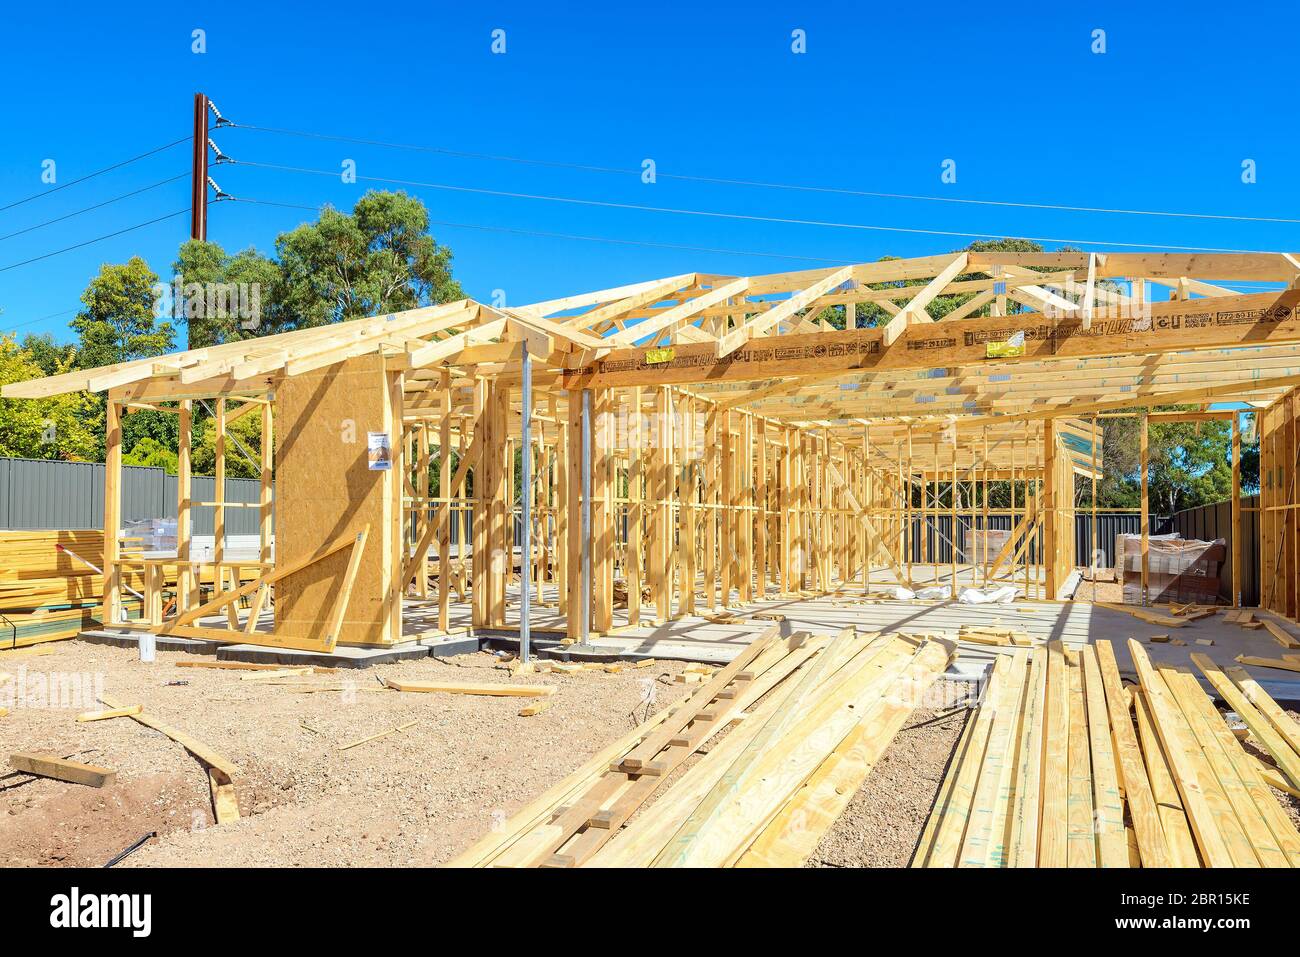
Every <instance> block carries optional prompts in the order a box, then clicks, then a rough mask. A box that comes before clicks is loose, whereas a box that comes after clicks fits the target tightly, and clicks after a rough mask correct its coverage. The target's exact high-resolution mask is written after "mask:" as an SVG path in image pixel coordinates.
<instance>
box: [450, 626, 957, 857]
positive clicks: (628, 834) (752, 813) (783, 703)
mask: <svg viewBox="0 0 1300 957" xmlns="http://www.w3.org/2000/svg"><path fill="white" fill-rule="evenodd" d="M954 650H955V645H954V644H953V643H951V642H946V641H926V640H915V639H911V638H908V637H904V636H901V635H875V634H869V635H858V634H856V633H855V632H854V630H853V629H851V628H850V629H845V630H844V631H843V632H841V633H840V634H839V635H837V636H836V637H834V638H829V637H825V636H812V635H808V634H806V633H800V634H796V635H794V636H791V637H790V638H788V639H782V638H779V637H777V636H776V633H775V629H772V630H770V631H769V632H767V633H765V635H764V636H763V637H762V638H760V639H759V640H757V641H755V642H754V643H753V644H751V645H750V646H749V647H748V648H746V650H745V651H743V652H742V653H741V654H740V655H739V656H738V657H737V658H736V659H735V660H733V661H732V662H731V663H730V664H728V665H727V666H726V667H725V668H723V669H721V670H720V671H718V672H717V673H716V674H715V675H714V676H713V677H712V678H711V679H709V680H708V682H707V683H705V684H704V685H703V687H701V688H700V690H699V691H697V692H696V693H695V694H693V695H692V696H691V697H689V698H688V699H686V700H685V701H684V702H683V703H682V704H680V705H679V706H678V707H676V708H673V709H668V710H666V711H663V712H661V713H660V714H658V715H656V716H655V717H653V718H651V719H650V720H649V721H647V722H646V723H644V724H643V725H641V726H640V727H639V728H637V729H636V730H635V731H633V732H632V733H631V734H630V735H628V737H626V738H624V739H623V740H621V741H618V742H616V743H615V744H613V745H611V746H610V747H609V748H607V749H606V750H605V751H603V752H601V753H600V754H598V755H596V756H595V757H594V758H593V759H592V760H591V761H589V762H588V763H587V764H586V765H585V766H584V767H582V768H580V769H579V770H578V771H576V772H574V774H572V775H570V776H569V777H568V778H566V779H565V780H564V781H561V782H560V783H559V784H557V785H556V786H555V787H553V788H551V789H550V790H549V791H548V792H546V793H545V794H544V795H542V796H541V797H540V798H538V799H537V800H536V801H534V802H533V803H532V804H529V805H528V806H527V807H525V808H524V809H523V810H522V811H520V812H519V813H518V814H516V815H515V816H514V817H513V818H511V819H510V820H509V821H507V822H506V823H505V824H504V825H503V826H501V827H500V828H498V829H496V830H494V831H493V832H492V833H491V834H489V835H488V836H487V837H485V838H483V839H482V840H481V841H480V842H479V843H478V844H476V845H474V846H473V847H471V848H470V849H469V850H467V851H465V852H464V853H463V854H461V855H460V856H459V857H457V858H455V859H454V860H452V861H451V862H450V864H449V866H452V867H536V866H543V867H573V866H584V865H585V866H592V867H732V866H735V867H768V866H798V865H799V864H802V863H803V862H804V861H806V860H807V858H808V857H809V856H810V855H811V854H812V852H813V851H814V850H815V848H816V846H817V843H818V841H819V840H820V839H821V837H822V835H823V834H825V832H826V831H827V830H828V829H829V828H830V826H831V824H833V823H834V822H835V820H836V818H838V817H839V815H840V813H841V812H842V811H843V810H844V808H845V807H846V806H847V805H848V803H849V801H850V800H851V799H852V797H853V795H854V793H855V792H856V791H857V789H858V788H859V787H860V786H861V784H862V782H863V781H864V780H865V779H866V777H867V775H868V774H870V772H871V769H872V767H873V766H874V765H875V763H876V761H877V760H879V758H880V756H881V754H882V753H883V752H884V750H885V749H886V748H887V747H888V746H889V744H890V742H891V741H893V739H894V736H895V735H896V734H897V733H898V731H899V730H900V728H901V727H902V725H903V723H904V722H905V721H906V720H907V717H908V715H909V714H910V713H911V712H912V710H913V708H914V707H915V706H916V705H917V704H918V703H919V702H920V700H921V699H922V697H923V695H924V692H925V691H926V689H928V688H929V686H930V685H931V684H932V683H933V682H934V681H935V680H936V679H937V678H938V676H939V675H940V674H942V673H943V671H944V670H945V669H946V668H947V666H948V664H949V662H950V661H951V660H952V657H953V654H954ZM723 729H729V730H728V731H727V733H726V734H725V735H723V736H721V737H720V738H717V737H716V736H717V735H718V734H719V732H721V731H723ZM715 738H716V740H715ZM706 744H709V750H708V753H707V754H705V755H704V756H703V757H702V758H700V759H699V760H698V761H696V762H695V763H694V764H692V765H691V766H690V767H689V768H688V769H687V770H686V771H685V773H683V774H681V775H680V776H678V777H676V778H675V779H674V782H673V784H672V785H671V786H669V787H663V788H662V789H661V786H662V785H663V783H664V781H665V780H666V779H667V778H668V777H669V776H670V775H672V774H673V772H674V771H676V770H677V769H678V768H680V767H681V766H682V764H683V763H684V762H685V761H686V760H687V758H689V757H691V756H692V755H693V754H695V753H696V752H697V751H699V750H700V749H701V748H702V747H703V746H705V745H706ZM661 790H662V793H658V792H660V791H661ZM651 796H654V798H655V800H654V802H653V804H651V805H650V806H649V807H648V808H646V809H644V810H640V813H637V812H638V810H639V809H641V806H642V805H643V804H644V803H645V802H646V801H647V800H648V799H649V798H650V797H651ZM634 814H636V816H635V817H633V815H634Z"/></svg>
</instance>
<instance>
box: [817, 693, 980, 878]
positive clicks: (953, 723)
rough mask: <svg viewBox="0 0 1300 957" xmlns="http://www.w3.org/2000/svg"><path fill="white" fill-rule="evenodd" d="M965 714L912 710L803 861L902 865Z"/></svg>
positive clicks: (909, 854) (913, 844)
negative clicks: (855, 792)
mask: <svg viewBox="0 0 1300 957" xmlns="http://www.w3.org/2000/svg"><path fill="white" fill-rule="evenodd" d="M969 714H970V711H968V710H967V709H965V708H962V709H959V710H956V711H953V710H951V709H943V710H939V711H931V710H924V709H920V708H918V709H917V710H916V711H913V712H912V714H911V716H910V717H909V718H908V721H907V723H906V724H904V725H903V729H902V730H901V731H899V732H898V736H897V737H895V738H894V741H893V743H892V744H891V745H890V746H889V747H888V748H887V749H886V750H885V753H884V754H883V755H881V758H880V761H879V762H878V763H877V764H876V766H875V768H874V769H873V770H872V772H871V774H870V776H869V777H868V778H867V780H866V781H865V782H864V783H863V785H862V787H861V788H859V789H858V793H857V794H855V795H854V796H853V800H852V801H850V802H849V806H848V807H847V808H845V809H844V813H843V814H841V815H840V817H839V819H838V820H837V821H836V822H835V823H834V824H832V825H831V829H830V830H829V831H827V832H826V835H825V836H824V837H823V838H822V840H821V843H820V844H818V845H817V850H816V851H814V852H813V855H812V857H810V858H809V859H808V864H807V866H808V867H906V866H907V865H908V862H910V861H911V860H912V853H913V851H915V850H916V844H917V842H918V841H919V840H920V839H921V831H922V830H924V829H925V822H926V819H927V818H928V817H929V816H930V808H931V806H932V805H933V804H934V800H935V797H936V796H937V795H938V793H939V786H940V785H941V784H942V783H943V777H944V774H945V773H946V772H947V770H948V761H949V759H950V758H951V757H952V752H953V749H954V748H955V747H956V746H957V739H958V738H959V737H961V730H962V728H963V727H965V725H966V717H967V715H969Z"/></svg>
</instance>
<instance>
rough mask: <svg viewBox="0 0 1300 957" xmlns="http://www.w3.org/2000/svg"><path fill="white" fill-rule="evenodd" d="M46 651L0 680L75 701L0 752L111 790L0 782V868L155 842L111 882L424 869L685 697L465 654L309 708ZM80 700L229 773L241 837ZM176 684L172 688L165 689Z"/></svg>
mask: <svg viewBox="0 0 1300 957" xmlns="http://www.w3.org/2000/svg"><path fill="white" fill-rule="evenodd" d="M44 647H46V648H49V649H51V650H50V651H49V652H48V653H41V654H27V653H24V652H23V651H18V652H8V653H0V671H8V672H9V673H11V674H13V675H15V676H17V677H19V678H21V680H22V681H23V682H24V684H23V687H24V688H26V689H28V692H29V696H30V697H35V695H34V693H33V692H32V691H31V689H32V688H34V687H39V686H40V685H41V683H42V682H43V681H47V680H53V679H58V680H63V681H68V679H70V678H72V677H73V676H77V677H78V678H80V679H81V680H82V681H83V683H84V685H85V691H86V692H88V693H86V694H82V695H80V696H74V695H71V694H69V695H65V698H66V699H67V700H64V701H63V702H55V704H56V705H57V706H50V705H49V704H44V705H43V704H42V703H41V702H40V701H39V700H35V701H30V702H29V705H31V706H27V707H23V706H15V707H13V708H12V710H11V712H10V714H8V715H7V716H5V717H3V718H0V752H2V753H3V754H5V755H8V754H9V753H10V752H13V751H20V750H23V751H42V752H48V753H53V754H55V755H57V756H59V757H64V758H70V759H72V760H75V761H80V762H83V763H88V764H97V765H102V766H104V767H108V768H112V769H114V770H116V771H117V781H116V782H115V783H114V784H112V785H110V786H107V787H104V788H90V787H83V786H80V785H74V784H66V783H63V782H60V781H51V780H46V779H38V778H32V777H31V776H29V775H26V774H19V773H17V772H7V773H6V772H5V771H3V770H0V865H5V866H43V865H44V866H49V865H64V866H89V867H95V866H101V865H103V864H104V863H105V862H106V861H107V860H108V859H109V858H111V857H112V856H113V855H114V854H116V853H117V852H118V851H120V850H122V849H123V848H125V847H127V846H128V845H130V844H132V843H133V842H135V841H136V840H137V839H139V838H140V837H141V836H143V835H144V834H147V833H148V832H150V831H157V832H158V838H157V839H156V840H153V841H150V842H149V843H148V844H146V845H145V847H144V848H142V849H141V850H140V851H138V852H136V853H135V854H133V855H132V856H131V857H129V858H128V859H127V860H126V861H124V862H123V863H122V865H120V866H138V867H145V866H180V867H186V866H205V867H208V866H254V867H257V866H329V867H338V866H359V865H377V866H421V865H430V864H436V863H439V862H441V861H444V860H447V859H448V858H450V857H452V856H453V855H454V854H455V853H457V852H459V851H460V850H462V849H463V848H465V847H467V846H468V845H469V844H470V843H472V842H473V841H474V840H475V839H477V838H478V837H479V836H480V835H481V834H483V833H485V832H486V831H487V830H488V829H489V828H490V827H491V826H492V823H493V821H494V820H500V819H504V817H505V816H509V815H510V814H511V813H513V812H514V811H515V810H516V809H517V808H518V807H520V806H521V805H523V804H524V803H526V802H527V801H529V800H531V799H532V798H534V797H536V796H537V795H538V794H539V793H541V792H542V791H543V790H545V788H547V787H548V786H550V785H551V784H552V783H554V782H555V781H557V780H559V779H560V778H562V777H564V776H565V775H566V774H568V773H569V772H570V771H572V770H573V769H574V768H576V767H577V766H578V765H580V764H581V763H582V762H583V761H585V760H586V759H587V758H588V757H590V756H591V755H592V754H594V753H595V752H596V751H598V750H600V748H601V747H603V746H605V745H606V744H608V743H609V742H610V741H612V740H614V739H615V738H617V737H620V736H621V735H623V734H626V733H627V731H629V730H630V729H631V728H633V727H634V726H635V725H636V724H637V723H639V722H640V720H641V719H642V718H643V717H644V716H645V705H644V703H643V699H644V696H645V694H646V689H647V685H646V682H647V681H648V680H649V681H652V682H653V687H654V691H655V695H656V700H655V703H656V705H657V706H659V707H662V706H663V705H666V704H669V703H671V702H672V701H674V700H676V699H677V698H679V697H681V696H683V695H685V694H686V693H687V691H688V690H690V689H693V688H695V687H697V686H694V685H683V684H675V683H673V681H672V677H671V676H672V675H673V674H674V673H676V672H677V671H679V670H680V669H681V667H682V666H681V665H678V664H674V663H670V662H660V663H659V664H658V665H656V666H655V667H653V668H649V669H645V670H643V671H634V672H631V673H626V674H605V673H603V672H586V673H583V674H580V675H574V676H561V675H538V676H527V677H520V678H516V679H512V678H510V676H509V675H508V673H507V672H506V671H504V670H501V669H499V668H494V667H493V665H494V663H495V659H494V658H493V657H492V656H491V655H489V654H486V653H480V654H474V655H464V656H460V657H457V658H454V659H448V660H447V661H446V662H442V661H438V660H435V659H431V658H430V659H422V660H420V661H413V662H403V663H401V664H394V665H382V666H378V667H375V668H370V669H366V670H363V671H348V672H340V673H336V674H333V675H322V676H313V677H311V678H306V679H300V680H299V682H300V684H302V685H304V686H308V685H310V686H326V687H335V688H337V687H339V686H340V683H341V682H342V690H334V691H321V692H318V693H312V694H307V693H302V692H300V691H298V690H295V688H293V687H290V686H285V685H269V684H265V683H263V682H261V681H255V680H253V681H244V680H241V678H242V677H243V676H245V675H247V674H250V672H239V671H218V670H211V669H201V668H177V667H175V662H176V661H177V660H182V659H186V658H189V656H186V655H181V654H178V653H169V652H159V653H158V661H157V662H156V663H155V664H144V663H141V662H140V661H139V660H138V656H137V655H136V653H135V652H133V651H129V650H126V649H120V648H109V647H104V646H99V645H90V644H84V643H81V642H76V641H65V642H57V643H52V644H50V645H47V646H44ZM191 660H192V659H191ZM380 677H393V678H407V679H411V680H456V681H495V682H504V681H516V682H520V683H527V684H549V685H553V686H555V687H556V688H557V689H558V690H557V691H556V693H555V694H554V696H553V700H554V704H553V705H552V707H551V708H550V709H549V710H547V711H545V712H543V713H542V714H539V715H535V716H533V717H527V718H521V717H519V715H518V712H519V709H520V707H521V706H522V705H523V704H525V703H527V702H528V701H530V700H535V699H525V698H506V697H481V696H469V695H445V694H414V693H400V692H396V691H391V690H384V689H381V688H380V686H379V682H378V680H377V679H378V678H380ZM96 681H102V692H103V693H104V694H107V695H109V696H110V697H112V698H115V699H118V700H120V701H122V702H123V703H130V704H135V703H143V704H144V705H145V707H146V709H147V710H148V711H149V712H150V713H151V714H153V715H155V716H156V717H158V718H159V719H160V720H162V721H165V722H166V723H168V724H170V725H172V726H173V727H175V728H176V729H178V730H181V731H184V732H186V733H188V734H190V735H192V736H193V737H195V738H197V739H199V740H200V741H202V742H204V743H205V744H207V745H209V746H211V747H212V748H214V749H215V750H217V751H218V752H220V753H221V754H223V755H225V756H226V757H227V758H229V759H230V760H231V761H233V762H234V763H235V764H236V765H237V766H238V767H239V768H240V770H241V772H242V773H241V775H240V776H239V777H238V778H237V779H236V785H237V791H238V795H239V803H240V810H241V814H242V815H243V818H242V819H241V820H240V821H238V822H237V823H231V824H226V825H222V826H220V827H217V826H215V825H214V824H213V817H212V809H211V800H210V796H209V789H208V781H207V775H206V771H205V769H204V766H203V765H202V764H201V763H200V762H199V761H198V760H197V759H195V758H194V757H192V756H191V755H190V754H189V753H188V752H186V751H185V750H184V749H183V748H182V747H181V746H180V745H178V744H176V743H175V742H173V741H171V740H170V739H169V738H167V737H165V736H164V735H162V734H160V733H159V732H157V731H154V730H152V729H150V728H147V727H144V726H143V725H140V724H138V723H137V722H135V721H133V720H131V719H130V718H114V719H111V720H107V721H95V722H88V723H80V724H79V723H77V721H76V715H77V714H78V713H80V712H82V711H87V710H96V709H98V708H102V707H103V705H101V704H99V703H98V702H96V701H94V700H93V693H94V689H95V688H97V687H99V686H97V685H96ZM177 681H181V682H188V684H183V685H172V684H169V682H177ZM67 686H68V685H67V684H65V687H67ZM54 697H57V695H56V696H54ZM74 698H75V699H76V700H73V699H74ZM634 710H635V711H636V716H635V717H634V716H633V711H634ZM412 720H415V721H418V722H419V723H418V724H416V725H415V726H414V727H412V728H410V729H409V730H407V731H405V732H402V733H398V734H391V735H389V736H387V737H384V738H380V739H378V740H374V741H371V742H369V743H366V744H362V745H359V746H357V747H354V748H351V749H349V750H346V751H341V750H339V747H340V745H343V744H346V743H348V742H351V741H355V740H357V739H358V738H362V737H365V736H367V735H370V734H374V733H376V732H379V731H383V730H385V729H389V728H392V727H394V726H396V725H399V724H403V723H405V722H408V721H412Z"/></svg>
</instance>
